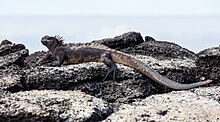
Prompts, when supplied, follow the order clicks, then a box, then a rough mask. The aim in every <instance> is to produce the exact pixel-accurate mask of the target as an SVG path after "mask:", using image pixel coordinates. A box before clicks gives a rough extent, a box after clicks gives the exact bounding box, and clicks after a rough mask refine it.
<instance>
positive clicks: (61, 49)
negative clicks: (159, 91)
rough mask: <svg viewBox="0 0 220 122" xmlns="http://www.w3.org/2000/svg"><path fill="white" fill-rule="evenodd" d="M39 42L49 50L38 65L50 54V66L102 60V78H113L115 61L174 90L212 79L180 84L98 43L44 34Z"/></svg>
mask: <svg viewBox="0 0 220 122" xmlns="http://www.w3.org/2000/svg"><path fill="white" fill-rule="evenodd" d="M41 42H42V44H43V45H45V46H46V47H47V48H48V49H49V51H48V52H47V55H46V57H45V58H43V59H41V60H39V61H38V62H37V64H38V65H41V64H43V63H45V62H46V61H47V57H49V56H50V55H52V56H53V57H55V59H56V61H55V62H54V63H53V64H52V66H61V65H62V64H78V63H83V62H103V63H105V64H106V65H107V66H108V68H109V69H108V72H107V74H106V76H105V78H104V80H105V79H106V78H107V76H108V75H109V74H110V73H113V80H115V70H116V69H117V67H116V64H115V62H116V63H120V64H123V65H126V66H129V67H132V68H134V69H136V70H138V71H140V72H141V73H143V74H144V75H146V76H148V77H149V78H150V79H152V80H153V81H155V82H158V83H160V84H162V85H164V86H167V87H169V88H172V89H176V90H183V89H191V88H194V87H199V86H202V85H206V84H208V83H210V82H212V80H206V81H202V82H197V83H192V84H181V83H178V82H175V81H172V80H169V79H168V78H166V77H163V76H162V75H160V74H159V73H157V72H156V71H154V70H153V69H151V68H150V67H148V66H147V65H146V64H145V63H143V62H141V61H140V60H137V59H135V58H133V57H131V56H130V55H128V54H125V53H122V52H120V51H116V50H113V49H110V48H108V47H105V46H103V45H100V44H99V45H77V46H76V45H72V46H68V45H64V44H63V40H62V39H61V38H59V37H56V36H55V37H52V36H44V37H43V38H42V40H41Z"/></svg>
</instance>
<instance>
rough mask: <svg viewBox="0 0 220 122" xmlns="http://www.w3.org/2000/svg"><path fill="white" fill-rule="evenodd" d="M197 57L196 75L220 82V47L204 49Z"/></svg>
mask: <svg viewBox="0 0 220 122" xmlns="http://www.w3.org/2000/svg"><path fill="white" fill-rule="evenodd" d="M198 57H199V59H198V60H197V61H196V65H197V75H196V76H197V77H200V78H202V77H206V78H210V79H213V81H214V82H216V83H217V84H220V82H219V79H220V75H219V74H220V47H212V48H209V49H205V50H203V51H201V52H199V53H198Z"/></svg>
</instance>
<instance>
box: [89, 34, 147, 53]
mask: <svg viewBox="0 0 220 122" xmlns="http://www.w3.org/2000/svg"><path fill="white" fill-rule="evenodd" d="M93 42H98V43H100V44H103V45H106V46H108V47H110V48H113V49H117V50H120V49H123V48H127V47H133V46H135V45H138V44H140V43H142V42H144V40H143V38H142V36H141V34H140V33H137V32H128V33H124V34H122V35H120V36H116V37H114V38H108V39H102V40H97V41H93Z"/></svg>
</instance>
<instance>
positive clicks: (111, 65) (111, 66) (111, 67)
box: [102, 53, 117, 81]
mask: <svg viewBox="0 0 220 122" xmlns="http://www.w3.org/2000/svg"><path fill="white" fill-rule="evenodd" d="M102 58H103V62H104V63H105V64H106V65H107V66H108V72H107V74H106V76H105V78H104V79H103V81H105V80H106V78H107V77H108V75H109V74H110V73H112V75H113V76H112V78H113V81H115V71H116V69H117V66H116V64H115V62H114V61H112V58H111V54H110V53H106V54H104V56H103V57H102Z"/></svg>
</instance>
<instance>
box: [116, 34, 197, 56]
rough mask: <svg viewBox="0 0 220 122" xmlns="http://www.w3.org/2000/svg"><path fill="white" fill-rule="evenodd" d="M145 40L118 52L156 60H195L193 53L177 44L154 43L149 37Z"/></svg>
mask: <svg viewBox="0 0 220 122" xmlns="http://www.w3.org/2000/svg"><path fill="white" fill-rule="evenodd" d="M146 38H147V40H148V41H146V42H143V43H141V44H138V45H135V46H134V47H128V48H124V49H121V50H120V51H123V52H126V53H130V54H140V55H147V56H152V57H155V58H158V59H172V58H179V59H186V58H188V59H192V60H195V59H197V56H196V54H195V53H193V52H192V51H189V50H187V49H185V48H182V47H181V46H179V45H177V44H174V43H171V42H165V41H155V40H153V39H152V38H150V37H146Z"/></svg>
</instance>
